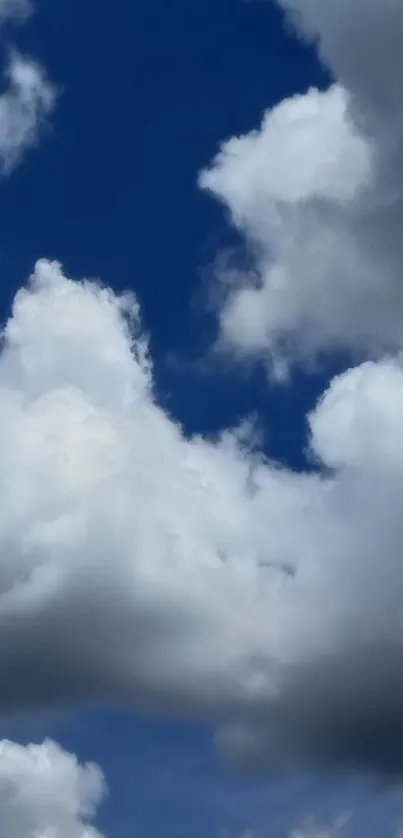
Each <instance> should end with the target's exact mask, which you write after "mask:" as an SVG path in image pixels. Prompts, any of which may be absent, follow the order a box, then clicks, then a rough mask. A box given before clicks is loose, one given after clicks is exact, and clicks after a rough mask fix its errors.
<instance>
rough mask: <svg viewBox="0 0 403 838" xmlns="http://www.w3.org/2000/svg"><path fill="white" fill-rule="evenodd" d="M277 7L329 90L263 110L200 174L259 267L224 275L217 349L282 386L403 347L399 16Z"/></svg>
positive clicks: (381, 5)
mask: <svg viewBox="0 0 403 838" xmlns="http://www.w3.org/2000/svg"><path fill="white" fill-rule="evenodd" d="M280 5H282V6H283V7H284V9H285V10H286V12H287V13H288V15H289V16H290V18H291V20H292V21H293V22H294V25H295V30H296V32H297V33H299V34H300V35H301V36H302V37H304V38H307V39H309V40H313V41H315V42H317V44H318V49H319V54H320V57H321V59H322V61H323V62H325V64H326V65H327V66H328V67H329V68H330V70H331V71H332V73H333V74H334V76H335V78H336V80H337V81H336V82H335V83H334V84H333V85H332V86H331V87H330V88H329V89H328V90H326V91H318V90H315V89H312V90H309V91H308V92H307V93H306V94H305V95H298V96H293V97H291V98H289V99H287V100H285V101H283V102H281V103H280V104H279V105H278V106H277V107H275V108H274V109H272V110H270V111H268V112H267V113H266V115H265V117H264V120H263V123H262V126H261V127H260V129H259V130H256V131H252V132H251V133H250V134H248V135H246V136H242V137H234V138H232V139H230V140H229V141H227V142H226V143H224V145H223V146H222V148H221V150H220V152H219V154H218V155H217V157H216V159H215V160H214V161H213V163H212V165H211V167H210V168H209V169H207V170H206V171H204V172H203V173H202V174H201V176H200V184H201V186H202V188H203V189H206V190H208V191H209V192H210V193H211V194H212V195H214V196H215V197H216V198H218V199H219V200H220V201H222V202H223V203H224V205H225V206H226V207H227V209H228V211H229V214H230V217H231V219H232V222H233V223H234V225H235V226H236V227H237V228H238V230H239V231H240V232H241V233H242V234H243V235H244V236H245V240H246V244H247V247H248V248H249V249H250V251H251V253H252V254H253V257H254V260H255V267H256V269H255V270H254V271H253V276H251V275H250V273H248V272H245V271H243V270H241V269H240V270H236V269H234V268H233V267H232V268H231V271H226V272H224V277H223V276H221V280H222V279H225V282H224V283H223V288H224V292H225V293H224V303H223V305H222V307H221V309H220V313H219V319H220V342H221V345H222V346H224V347H225V348H227V349H230V350H231V351H235V352H236V353H238V354H240V355H242V356H248V357H257V358H260V359H263V360H264V361H265V362H266V363H267V364H268V366H269V368H270V370H271V372H272V373H274V374H275V375H276V374H277V375H279V376H281V375H284V374H286V373H287V371H288V370H289V368H290V366H292V365H293V364H295V363H307V362H311V361H312V359H314V360H315V359H317V358H318V357H321V356H323V355H326V354H327V353H329V352H331V351H334V350H347V351H349V352H352V353H357V354H358V355H361V357H362V356H371V357H374V356H378V357H379V356H381V355H382V354H383V353H384V352H385V351H389V350H393V351H400V350H401V349H402V347H403V331H402V319H401V309H402V301H403V290H402V289H403V286H402V282H401V263H402V258H403V250H402V237H401V226H402V220H403V210H402V207H403V179H402V175H401V172H402V162H403V159H402V148H403V108H402V101H403V98H402V97H403V87H402V78H403V66H402V65H403V58H402V50H401V37H402V32H403V11H402V5H401V3H400V2H399V0H329V2H321V0H280Z"/></svg>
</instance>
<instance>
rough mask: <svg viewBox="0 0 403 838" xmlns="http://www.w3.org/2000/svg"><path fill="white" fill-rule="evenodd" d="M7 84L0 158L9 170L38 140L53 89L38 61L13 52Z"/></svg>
mask: <svg viewBox="0 0 403 838" xmlns="http://www.w3.org/2000/svg"><path fill="white" fill-rule="evenodd" d="M6 76H7V80H8V82H9V85H8V88H7V89H6V91H5V92H4V93H3V94H2V95H1V96H0V161H1V165H2V168H3V171H4V172H6V173H7V172H9V171H10V170H11V169H13V168H14V166H15V165H16V164H17V163H18V162H19V161H20V159H21V157H22V155H23V154H24V152H25V151H26V150H27V149H28V148H31V147H32V146H34V145H35V144H36V142H37V140H38V134H39V129H40V126H41V124H42V122H43V120H44V119H45V118H46V117H47V116H48V114H49V113H50V112H51V110H52V108H53V105H54V101H55V91H54V89H53V88H52V86H51V85H50V83H49V82H48V81H47V79H46V76H45V73H44V72H43V70H42V68H41V67H40V65H38V64H36V63H35V62H33V61H31V60H30V59H27V58H24V57H22V56H21V55H19V54H17V53H14V54H13V55H12V58H11V61H10V63H9V66H8V69H7V74H6Z"/></svg>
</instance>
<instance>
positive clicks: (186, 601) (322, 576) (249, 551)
mask: <svg viewBox="0 0 403 838" xmlns="http://www.w3.org/2000/svg"><path fill="white" fill-rule="evenodd" d="M402 421H403V361H401V360H400V358H396V359H391V360H384V361H379V362H376V363H375V362H374V363H367V364H364V365H362V366H361V367H358V368H357V369H354V370H350V371H348V372H346V373H345V374H344V375H342V376H341V377H339V378H338V379H336V380H335V381H334V382H333V383H332V384H331V386H330V388H329V391H328V392H327V393H326V394H325V395H324V398H323V400H322V402H321V403H320V404H319V405H318V407H317V408H316V410H315V411H314V412H313V414H312V415H311V417H310V426H311V433H312V440H311V447H312V453H313V456H316V457H317V458H318V460H320V461H321V462H322V464H324V465H325V466H326V468H327V470H326V471H325V473H324V474H322V473H320V472H318V473H314V474H310V475H306V474H298V473H294V472H292V471H288V470H285V469H281V468H279V467H276V466H275V465H274V464H270V463H267V462H265V461H264V460H263V459H262V458H261V457H259V456H258V455H257V454H256V453H252V452H251V451H248V448H247V446H246V445H245V442H244V441H241V440H240V439H239V438H238V437H237V435H236V433H230V432H226V433H225V434H224V435H223V436H222V437H221V438H220V439H217V440H215V441H211V440H210V441H209V440H204V439H202V438H200V437H192V438H186V437H185V436H184V434H183V432H182V431H181V429H180V427H179V426H178V425H176V424H175V423H174V422H173V421H172V420H171V419H170V418H169V417H168V416H167V415H165V414H164V412H163V411H162V410H161V409H160V408H159V406H158V404H156V402H155V398H154V395H153V382H152V369H151V364H150V361H149V360H148V356H147V347H146V345H145V343H144V339H143V338H142V336H141V328H140V324H139V320H138V310H137V305H136V303H135V301H134V300H133V299H130V298H123V299H120V298H117V297H116V296H115V295H114V294H113V293H112V292H111V291H108V290H104V289H101V288H99V287H98V286H97V285H96V284H93V283H79V282H73V281H71V280H69V279H67V278H65V277H64V276H63V274H62V271H61V269H60V267H59V266H58V265H55V264H50V263H48V262H44V261H43V262H40V263H39V264H38V265H37V267H36V271H35V275H34V277H33V279H32V280H31V283H30V284H29V286H28V287H27V288H25V289H22V290H21V291H20V292H19V294H18V295H17V297H16V299H15V302H14V307H13V313H12V317H11V318H10V320H9V322H8V323H7V325H6V328H5V332H4V345H3V349H2V353H1V356H0V461H1V463H2V469H1V472H0V556H1V561H0V702H1V705H2V708H3V709H7V708H8V707H11V706H12V707H13V708H14V707H15V706H16V705H18V704H20V705H24V703H35V702H40V703H42V704H43V703H46V702H50V701H57V700H58V699H61V700H63V701H65V700H66V699H68V698H70V699H82V698H85V697H88V696H91V695H93V694H95V693H96V694H97V695H98V696H102V695H104V696H107V697H114V698H115V699H120V700H122V701H128V702H132V703H134V704H135V705H137V706H139V707H141V706H147V709H151V708H154V709H155V710H156V711H160V712H163V713H165V712H168V711H173V712H179V713H182V714H183V713H184V712H185V713H189V714H193V715H200V714H204V715H207V716H210V717H213V718H215V719H220V721H221V722H222V724H221V726H220V733H219V736H218V741H219V743H220V744H221V746H222V747H224V748H225V749H226V751H227V753H231V754H232V755H233V756H234V757H237V756H240V755H241V756H242V758H245V757H248V756H249V757H250V758H253V759H260V758H261V759H264V760H268V759H269V760H272V761H274V762H276V763H277V764H289V763H291V762H292V763H294V764H295V763H298V762H299V761H301V760H304V761H308V762H309V761H313V762H316V763H318V762H319V763H320V762H322V761H328V762H333V763H336V764H338V763H342V764H350V765H362V766H364V767H367V768H370V769H374V770H386V771H394V770H400V769H401V768H402V752H403V751H402V744H403V719H402V715H401V705H402V700H403V677H402V675H401V668H400V659H401V654H402V648H403V624H402V618H401V601H402V597H403V573H402V566H401V545H402V541H403V529H402V516H401V502H400V498H401V493H402V489H403V456H401V454H400V449H401V445H400V428H401V424H402ZM285 570H286V572H285ZM375 722H376V723H375Z"/></svg>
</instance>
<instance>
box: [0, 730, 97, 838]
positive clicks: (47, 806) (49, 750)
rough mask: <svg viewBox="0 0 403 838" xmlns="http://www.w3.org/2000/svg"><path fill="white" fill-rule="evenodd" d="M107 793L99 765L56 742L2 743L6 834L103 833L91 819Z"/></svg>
mask: <svg viewBox="0 0 403 838" xmlns="http://www.w3.org/2000/svg"><path fill="white" fill-rule="evenodd" d="M104 793H105V785H104V780H103V776H102V773H101V771H100V770H99V768H98V767H97V766H96V765H92V764H88V765H80V764H79V763H78V762H77V760H76V759H75V757H73V756H72V755H70V754H68V753H66V752H65V751H63V750H62V749H61V748H60V747H59V746H58V745H56V744H55V743H54V742H51V741H46V742H44V743H43V744H42V745H28V746H26V747H23V746H21V745H17V744H15V743H13V742H8V741H6V740H5V741H4V740H3V741H2V742H0V832H1V835H2V838H22V836H24V838H102V836H101V834H100V832H99V831H98V830H97V829H96V828H95V827H94V826H91V824H90V822H91V821H92V820H93V817H94V815H95V813H96V810H97V808H98V804H99V803H100V802H101V800H102V798H103V796H104Z"/></svg>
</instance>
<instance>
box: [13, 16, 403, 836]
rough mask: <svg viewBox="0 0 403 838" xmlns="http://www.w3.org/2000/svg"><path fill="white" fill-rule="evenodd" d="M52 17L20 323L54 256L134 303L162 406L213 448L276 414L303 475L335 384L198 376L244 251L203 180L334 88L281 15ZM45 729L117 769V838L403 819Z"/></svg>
mask: <svg viewBox="0 0 403 838" xmlns="http://www.w3.org/2000/svg"><path fill="white" fill-rule="evenodd" d="M38 5H39V9H38V14H37V16H36V18H35V19H34V20H33V21H32V23H30V24H29V26H28V27H26V28H24V29H23V30H21V31H18V32H17V33H16V35H15V40H16V41H17V43H18V44H19V45H20V46H21V47H22V48H23V49H24V50H25V49H26V50H27V51H28V52H29V53H30V54H33V55H35V56H37V57H38V59H40V60H41V62H42V63H43V64H44V65H45V67H46V68H47V69H48V72H49V75H50V77H51V78H52V80H54V81H55V82H56V83H57V84H58V85H59V86H60V88H61V97H60V102H59V107H58V110H57V113H56V114H55V116H54V118H53V120H52V124H51V127H50V129H49V130H48V131H47V133H46V135H45V138H44V139H43V141H42V143H41V145H40V147H39V149H38V150H36V151H35V152H33V153H31V154H30V155H29V156H28V157H27V158H26V160H25V161H24V163H23V165H22V166H21V167H20V168H19V170H18V171H16V173H15V174H14V175H13V177H12V178H11V179H10V180H8V181H5V182H4V183H3V184H2V188H1V190H0V218H1V238H0V271H1V286H0V289H1V290H0V313H1V317H2V319H4V317H5V316H6V315H7V313H8V310H9V305H10V301H11V300H12V297H13V295H14V293H15V291H16V290H17V288H18V287H19V286H20V285H21V284H22V283H23V282H24V281H25V279H26V277H27V275H28V274H29V272H30V270H31V269H32V266H33V264H34V262H35V260H36V259H37V258H38V257H42V256H46V257H50V258H56V259H58V260H60V261H61V262H62V263H63V264H64V266H65V268H66V270H67V272H68V273H70V274H71V275H73V276H77V277H82V276H84V275H87V276H99V277H101V278H102V280H103V281H104V282H105V283H107V284H110V285H111V286H112V287H113V288H115V289H117V290H119V289H123V288H132V289H134V290H135V292H136V293H137V295H138V297H139V300H140V303H141V307H142V312H143V319H144V323H145V326H146V328H147V330H149V332H150V333H151V335H152V348H153V355H154V360H155V361H156V374H157V379H158V383H159V388H160V391H161V398H162V400H163V401H164V403H166V404H167V405H168V406H169V409H170V410H171V411H172V412H173V413H174V414H175V415H176V416H177V417H178V418H179V419H180V420H181V421H182V422H183V423H184V424H185V427H186V428H187V429H188V430H189V431H195V430H203V431H213V430H215V429H217V428H219V427H222V426H226V425H228V424H231V423H232V422H235V421H237V419H239V417H240V416H241V415H243V414H245V413H247V412H249V411H250V410H251V409H253V410H258V412H259V414H260V416H261V417H262V421H263V423H264V427H265V430H266V431H267V437H268V438H270V439H271V444H272V449H271V450H272V451H273V450H274V452H275V453H277V454H278V456H280V457H282V458H283V459H284V460H285V461H287V462H289V463H290V464H292V465H294V466H296V467H298V466H300V465H301V463H302V462H303V445H304V415H305V412H306V410H307V408H309V407H312V406H313V403H314V400H315V397H316V394H317V393H318V392H320V391H321V390H322V388H323V378H321V377H320V376H319V377H317V378H316V379H313V380H312V379H310V380H309V381H308V380H307V379H305V378H304V377H299V378H298V379H297V380H296V382H294V386H293V388H292V390H287V389H285V390H279V389H277V390H275V391H269V390H268V388H267V383H266V382H265V381H264V380H263V375H262V374H261V373H259V372H258V371H251V370H250V371H248V372H245V373H243V374H242V375H239V373H238V374H237V375H236V376H235V375H233V374H231V373H230V372H229V371H225V370H220V371H219V373H217V374H216V375H213V374H212V372H211V370H210V371H209V372H208V373H204V374H201V373H200V372H199V371H198V369H197V364H194V363H193V362H195V361H196V360H197V359H199V358H200V357H202V356H203V354H204V352H205V350H206V347H207V345H208V342H209V340H210V338H211V335H212V333H213V323H212V321H211V319H210V318H209V316H208V315H207V314H206V311H205V310H204V309H203V304H202V297H203V294H202V291H203V277H204V276H205V274H206V271H207V272H208V270H209V266H210V265H211V262H212V260H213V259H214V256H215V255H216V254H217V252H218V251H219V250H220V248H222V247H224V246H226V245H228V244H230V243H233V237H232V234H231V233H230V231H229V229H228V227H227V222H226V219H225V216H224V214H223V212H222V210H221V208H220V207H218V206H216V205H215V204H214V203H213V202H212V201H211V200H210V199H208V198H207V197H206V196H204V195H202V194H201V193H200V192H199V191H198V189H197V187H196V179H197V173H198V171H199V170H200V168H201V167H203V166H204V165H206V164H207V163H208V162H209V161H210V159H211V158H212V156H213V155H214V153H215V151H216V150H217V148H218V145H219V143H220V141H222V140H224V139H225V138H227V137H229V136H231V135H233V134H237V133H241V132H243V131H248V130H250V129H252V128H254V127H257V126H258V124H259V121H260V118H261V116H262V114H263V111H264V110H265V109H266V108H267V107H268V106H270V105H273V104H275V103H276V102H278V101H279V100H280V99H282V98H284V97H285V96H287V95H289V94H291V93H294V92H297V91H304V90H305V89H306V88H307V87H308V86H310V85H312V84H316V85H325V84H326V83H327V81H328V80H327V77H326V75H325V73H324V72H323V71H322V70H321V68H320V67H319V66H318V64H317V62H316V59H315V58H314V56H313V55H312V54H311V53H310V52H309V51H308V50H307V49H306V48H303V47H302V46H300V45H299V44H297V43H296V42H295V41H293V40H292V39H291V38H289V37H287V35H286V34H285V32H284V29H283V25H282V24H283V22H282V18H281V15H280V13H279V12H278V10H277V9H276V8H275V6H274V5H273V4H272V3H271V2H269V0H268V2H241V0H153V2H150V1H149V2H144V0H143V2H141V0H115V2H114V3H110V2H108V1H107V0H99V2H97V3H94V2H89V0H39V2H38ZM173 357H174V358H175V363H174V362H173V360H172V358H173ZM28 727H29V728H30V729H29V731H28V732H27V731H25V732H24V729H23V728H22V727H21V726H20V725H17V728H18V731H17V733H18V735H19V736H20V738H22V739H24V738H25V737H27V738H30V736H32V735H37V736H38V737H39V736H41V735H43V734H44V733H46V734H47V735H49V734H50V735H53V736H55V738H57V739H59V740H60V741H61V744H62V745H63V746H65V747H66V748H68V749H71V750H75V751H76V752H77V753H78V755H79V757H80V758H83V759H95V760H97V761H99V762H100V764H101V765H102V767H103V768H104V770H105V773H106V775H107V778H108V780H109V783H110V787H111V800H110V802H109V803H108V804H107V806H106V807H105V811H104V815H103V820H102V821H101V825H102V826H104V828H105V830H106V829H108V830H109V831H108V833H107V834H108V836H109V838H129V836H134V835H141V836H153V838H162V836H165V838H170V837H171V836H172V838H173V837H174V836H176V838H182V836H183V838H185V836H186V838H210V837H211V838H213V836H216V835H218V834H219V830H220V829H225V828H227V829H228V835H229V838H232V836H236V835H237V834H239V833H240V832H241V831H242V830H244V829H246V828H247V827H252V828H256V829H257V830H258V831H259V834H260V835H269V834H270V835H272V836H275V838H276V836H277V835H278V836H280V835H282V834H285V831H286V829H287V828H288V827H289V826H291V825H292V824H294V823H296V822H298V821H299V820H300V819H301V818H303V817H304V816H305V815H309V814H310V813H317V814H318V815H319V817H323V819H325V820H328V819H331V818H332V817H333V816H335V815H337V814H339V813H340V812H343V811H345V810H348V809H350V808H355V809H356V818H355V825H354V829H355V831H356V833H357V834H359V835H364V834H366V835H368V834H369V835H374V836H375V835H376V834H377V832H379V828H378V827H379V823H380V824H381V825H382V827H383V826H385V825H386V830H385V831H389V827H391V826H392V824H393V823H394V822H397V821H398V819H399V815H401V810H400V809H399V805H398V803H396V802H395V801H394V800H392V798H380V797H377V796H375V797H373V796H371V794H370V793H369V792H368V791H365V789H364V788H363V787H362V786H361V784H360V783H359V782H357V783H356V782H354V783H353V782H352V781H351V780H350V779H348V778H342V779H341V778H338V779H336V778H323V777H322V778H320V779H319V778H315V777H296V778H291V779H289V780H287V781H280V780H274V779H272V778H264V779H257V778H243V777H233V776H231V775H228V774H227V773H226V772H225V770H224V768H223V767H222V766H220V765H219V764H218V762H217V761H216V759H215V757H214V755H213V752H212V747H211V744H210V736H209V733H208V731H205V730H200V729H194V728H189V727H180V726H165V727H164V726H161V725H158V724H154V723H151V722H144V721H142V720H140V719H137V718H133V717H132V716H130V715H127V716H122V715H120V714H118V713H114V714H111V713H99V712H98V713H95V714H90V715H83V714H80V715H78V716H74V717H72V718H69V719H67V720H61V721H60V720H54V719H53V720H49V719H45V720H40V721H39V722H36V723H35V725H34V727H32V725H30V724H29V725H28ZM33 731H34V734H33ZM222 834H223V835H225V833H222Z"/></svg>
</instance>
